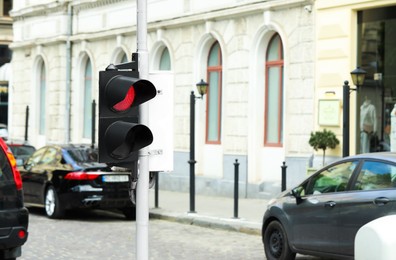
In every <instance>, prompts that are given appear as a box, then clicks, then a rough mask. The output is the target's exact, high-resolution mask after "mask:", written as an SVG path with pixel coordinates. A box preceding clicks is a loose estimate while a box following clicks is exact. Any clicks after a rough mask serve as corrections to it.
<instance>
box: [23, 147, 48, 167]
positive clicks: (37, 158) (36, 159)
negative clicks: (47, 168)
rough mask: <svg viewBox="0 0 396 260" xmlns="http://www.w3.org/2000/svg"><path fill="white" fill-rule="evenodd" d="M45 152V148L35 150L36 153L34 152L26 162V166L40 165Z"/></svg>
mask: <svg viewBox="0 0 396 260" xmlns="http://www.w3.org/2000/svg"><path fill="white" fill-rule="evenodd" d="M46 150H47V148H46V147H43V148H41V149H39V150H37V151H36V152H34V154H33V155H32V156H31V157H30V158H29V160H28V161H27V164H28V165H37V164H39V163H41V157H43V154H44V153H45V151H46Z"/></svg>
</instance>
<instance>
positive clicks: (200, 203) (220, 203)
mask: <svg viewBox="0 0 396 260" xmlns="http://www.w3.org/2000/svg"><path fill="white" fill-rule="evenodd" d="M267 203H268V201H267V200H263V199H245V198H239V200H238V213H237V217H238V218H234V198H226V197H215V196H203V195H197V194H196V195H195V213H191V212H190V194H189V193H182V192H172V191H166V190H159V192H158V208H156V207H155V190H154V189H150V191H149V211H150V218H159V219H166V220H171V221H176V222H181V223H186V224H193V225H199V226H205V227H212V228H220V229H226V230H233V231H239V232H244V233H248V234H256V235H261V225H262V218H263V214H264V211H265V209H266V206H267Z"/></svg>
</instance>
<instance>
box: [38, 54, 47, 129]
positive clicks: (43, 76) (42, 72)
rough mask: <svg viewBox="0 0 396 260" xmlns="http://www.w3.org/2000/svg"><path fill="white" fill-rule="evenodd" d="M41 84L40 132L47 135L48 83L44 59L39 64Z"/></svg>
mask: <svg viewBox="0 0 396 260" xmlns="http://www.w3.org/2000/svg"><path fill="white" fill-rule="evenodd" d="M39 73H40V76H39V85H40V90H39V92H40V93H39V95H40V96H39V102H38V103H39V134H40V135H45V118H46V116H45V110H46V109H45V108H46V105H45V102H46V101H45V100H46V95H47V94H46V92H47V83H46V74H45V64H44V62H43V61H42V62H41V63H40V66H39Z"/></svg>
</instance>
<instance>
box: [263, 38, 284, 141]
mask: <svg viewBox="0 0 396 260" xmlns="http://www.w3.org/2000/svg"><path fill="white" fill-rule="evenodd" d="M265 78H266V82H265V120H264V122H265V126H264V129H265V130H264V145H265V146H275V147H282V144H283V46H282V40H281V38H280V36H279V34H275V35H274V36H273V37H272V39H271V40H270V42H269V45H268V49H267V56H266V63H265Z"/></svg>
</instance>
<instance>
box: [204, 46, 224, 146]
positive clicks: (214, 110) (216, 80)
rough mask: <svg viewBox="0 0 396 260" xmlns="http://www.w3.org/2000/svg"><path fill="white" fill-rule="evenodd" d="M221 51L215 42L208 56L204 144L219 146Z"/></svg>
mask: <svg viewBox="0 0 396 260" xmlns="http://www.w3.org/2000/svg"><path fill="white" fill-rule="evenodd" d="M221 62H222V61H221V50H220V45H219V43H218V42H215V43H214V44H213V45H212V47H211V48H210V51H209V56H208V67H207V69H208V71H207V74H208V84H209V88H208V94H207V97H206V98H207V103H206V105H207V109H206V111H207V112H206V113H207V114H206V122H207V123H206V143H212V144H219V143H220V137H221V85H222V84H221V81H222V79H221V74H222V69H223V68H222V64H221Z"/></svg>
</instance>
